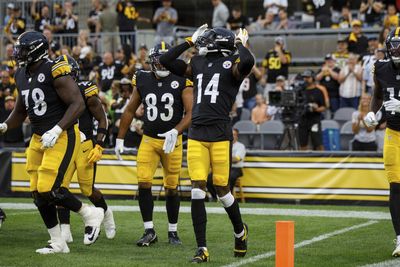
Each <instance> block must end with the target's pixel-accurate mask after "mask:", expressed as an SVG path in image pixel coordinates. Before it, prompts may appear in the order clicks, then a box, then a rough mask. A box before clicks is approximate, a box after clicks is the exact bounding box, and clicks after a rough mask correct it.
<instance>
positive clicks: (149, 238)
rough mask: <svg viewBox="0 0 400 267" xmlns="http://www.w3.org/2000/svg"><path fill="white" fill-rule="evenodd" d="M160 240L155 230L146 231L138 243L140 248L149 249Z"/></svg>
mask: <svg viewBox="0 0 400 267" xmlns="http://www.w3.org/2000/svg"><path fill="white" fill-rule="evenodd" d="M157 240H158V238H157V235H156V232H155V231H154V229H146V230H144V234H143V236H142V237H141V238H140V239H139V240H138V241H137V242H136V245H138V246H139V247H148V246H150V244H154V243H156V242H157Z"/></svg>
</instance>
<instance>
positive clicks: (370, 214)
mask: <svg viewBox="0 0 400 267" xmlns="http://www.w3.org/2000/svg"><path fill="white" fill-rule="evenodd" d="M110 207H111V209H112V210H114V211H132V212H137V211H139V207H138V206H110ZM0 208H3V209H6V210H7V209H11V210H14V209H15V210H18V209H22V210H30V209H36V207H35V205H33V204H30V203H0ZM240 211H241V212H242V214H249V215H278V216H300V217H327V218H355V219H367V220H390V214H389V212H381V211H354V210H306V209H279V208H241V209H240ZM154 212H165V206H155V207H154ZM180 212H181V213H190V207H181V208H180ZM207 213H210V214H225V213H226V212H225V209H223V208H222V207H209V208H207Z"/></svg>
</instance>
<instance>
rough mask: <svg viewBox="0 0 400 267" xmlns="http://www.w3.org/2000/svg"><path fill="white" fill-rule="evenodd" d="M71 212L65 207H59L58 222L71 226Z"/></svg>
mask: <svg viewBox="0 0 400 267" xmlns="http://www.w3.org/2000/svg"><path fill="white" fill-rule="evenodd" d="M70 213H71V212H70V211H69V209H66V208H64V207H57V214H58V221H59V222H60V224H70V220H69V218H70Z"/></svg>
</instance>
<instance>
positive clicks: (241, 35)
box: [235, 28, 249, 46]
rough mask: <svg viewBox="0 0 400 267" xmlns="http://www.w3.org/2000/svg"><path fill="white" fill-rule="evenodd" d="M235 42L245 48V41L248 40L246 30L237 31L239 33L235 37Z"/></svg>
mask: <svg viewBox="0 0 400 267" xmlns="http://www.w3.org/2000/svg"><path fill="white" fill-rule="evenodd" d="M235 39H236V42H241V43H242V45H243V46H246V44H247V40H249V33H248V32H247V30H246V29H242V28H240V29H239V33H238V34H237V35H236V38H235Z"/></svg>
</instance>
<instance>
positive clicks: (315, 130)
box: [298, 122, 322, 149]
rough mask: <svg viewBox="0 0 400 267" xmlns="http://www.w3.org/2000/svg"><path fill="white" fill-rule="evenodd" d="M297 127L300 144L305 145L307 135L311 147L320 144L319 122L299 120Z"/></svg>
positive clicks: (320, 129)
mask: <svg viewBox="0 0 400 267" xmlns="http://www.w3.org/2000/svg"><path fill="white" fill-rule="evenodd" d="M298 129H299V142H300V146H302V147H304V146H307V145H308V138H309V137H311V144H312V146H313V149H317V148H318V147H319V146H322V128H321V122H300V123H299V128H298Z"/></svg>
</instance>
